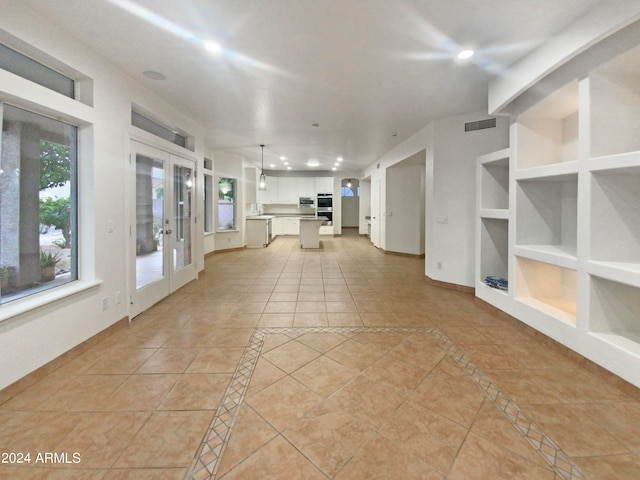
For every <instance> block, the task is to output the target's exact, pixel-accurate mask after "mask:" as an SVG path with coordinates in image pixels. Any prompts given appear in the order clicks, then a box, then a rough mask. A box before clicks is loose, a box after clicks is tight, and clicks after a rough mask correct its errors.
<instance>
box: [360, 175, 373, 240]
mask: <svg viewBox="0 0 640 480" xmlns="http://www.w3.org/2000/svg"><path fill="white" fill-rule="evenodd" d="M358 215H359V216H360V219H359V228H358V233H359V234H360V235H366V234H367V223H368V222H369V220H368V219H366V218H365V217H370V216H371V181H370V179H367V180H366V181H365V180H361V181H360V211H359V214H358Z"/></svg>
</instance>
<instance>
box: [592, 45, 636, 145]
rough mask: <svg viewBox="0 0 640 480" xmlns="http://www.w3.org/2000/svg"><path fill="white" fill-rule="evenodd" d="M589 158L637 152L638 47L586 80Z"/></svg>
mask: <svg viewBox="0 0 640 480" xmlns="http://www.w3.org/2000/svg"><path fill="white" fill-rule="evenodd" d="M589 92H590V100H591V101H590V104H591V116H590V117H591V132H590V133H591V135H590V136H591V156H592V157H600V156H605V155H615V154H620V153H627V152H634V151H638V150H640V135H638V132H637V129H636V128H634V126H637V125H640V46H639V47H635V48H633V49H632V50H629V51H628V52H625V53H624V54H622V55H618V56H617V57H615V58H614V59H613V60H611V61H609V62H607V63H606V64H604V65H603V66H602V67H600V68H598V69H597V70H595V71H594V72H593V73H592V74H591V75H590V76H589Z"/></svg>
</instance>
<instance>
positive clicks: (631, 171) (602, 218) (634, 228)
mask: <svg viewBox="0 0 640 480" xmlns="http://www.w3.org/2000/svg"><path fill="white" fill-rule="evenodd" d="M591 259H592V260H595V261H601V262H615V263H623V264H632V265H633V266H635V269H640V166H638V167H629V168H619V169H612V170H602V171H599V172H594V173H592V175H591Z"/></svg>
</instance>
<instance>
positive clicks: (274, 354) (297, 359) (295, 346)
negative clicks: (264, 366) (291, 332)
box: [263, 340, 320, 373]
mask: <svg viewBox="0 0 640 480" xmlns="http://www.w3.org/2000/svg"><path fill="white" fill-rule="evenodd" d="M318 356H320V354H319V353H318V352H317V351H315V350H314V349H312V348H310V347H307V346H306V345H304V344H303V343H300V342H298V341H297V340H292V341H290V342H287V343H284V344H282V345H280V346H279V347H276V348H274V349H273V350H270V351H269V352H267V353H265V354H264V355H263V357H264V358H265V359H267V360H269V361H270V362H271V363H273V364H274V365H275V366H276V367H278V368H280V369H281V370H283V371H285V372H287V373H291V372H293V371H295V370H297V369H298V368H300V367H302V366H303V365H306V364H307V363H309V362H310V361H311V360H313V359H315V358H317V357H318Z"/></svg>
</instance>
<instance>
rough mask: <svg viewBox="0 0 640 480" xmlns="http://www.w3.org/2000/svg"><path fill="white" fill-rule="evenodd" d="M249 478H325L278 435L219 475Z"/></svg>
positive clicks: (235, 479) (224, 479) (230, 478)
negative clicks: (231, 468) (235, 465)
mask: <svg viewBox="0 0 640 480" xmlns="http://www.w3.org/2000/svg"><path fill="white" fill-rule="evenodd" d="M250 478H256V479H257V478H273V479H276V478H282V479H285V478H286V479H287V480H325V479H326V477H325V476H324V475H323V474H322V473H321V472H320V471H318V469H317V468H316V467H314V466H313V465H312V464H311V463H310V462H309V461H308V460H307V459H306V458H305V457H304V456H303V455H302V454H300V452H298V451H297V450H296V449H295V448H294V447H293V446H291V444H290V443H289V442H287V441H286V440H284V439H283V438H282V437H281V436H278V437H276V438H274V439H273V440H271V441H270V442H269V443H267V444H266V445H265V446H263V447H262V448H260V449H259V450H258V451H257V452H255V453H254V454H253V455H251V456H250V457H249V458H247V459H246V460H245V461H244V462H242V463H241V464H239V465H238V466H237V467H236V468H234V469H233V470H231V471H230V472H227V473H226V474H225V475H223V476H221V477H220V480H247V479H250Z"/></svg>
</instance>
